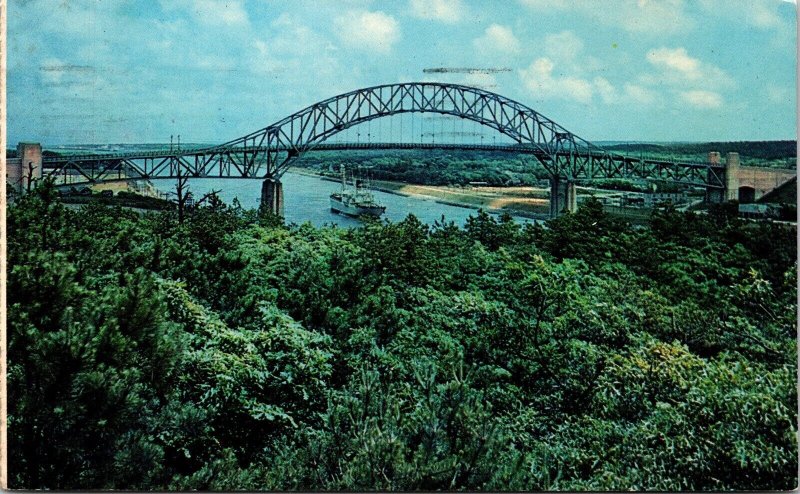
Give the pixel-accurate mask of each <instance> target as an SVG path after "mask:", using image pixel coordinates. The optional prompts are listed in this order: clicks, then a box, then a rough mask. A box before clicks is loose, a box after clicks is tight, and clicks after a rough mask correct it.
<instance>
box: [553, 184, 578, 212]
mask: <svg viewBox="0 0 800 494" xmlns="http://www.w3.org/2000/svg"><path fill="white" fill-rule="evenodd" d="M577 209H578V197H577V193H576V190H575V182H573V181H571V180H568V179H566V178H563V177H550V217H551V218H557V217H558V216H560V215H561V213H563V212H565V211H568V212H570V213H572V212H575V211H577Z"/></svg>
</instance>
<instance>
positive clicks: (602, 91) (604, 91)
mask: <svg viewBox="0 0 800 494" xmlns="http://www.w3.org/2000/svg"><path fill="white" fill-rule="evenodd" d="M592 82H593V83H594V87H595V89H596V90H597V94H599V95H600V98H601V99H602V100H603V103H605V104H607V105H608V104H611V103H614V102H616V101H617V99H618V98H619V96H618V95H617V90H616V88H615V87H614V86H613V85H612V84H611V83H610V82H608V80H606V79H605V78H604V77H595V78H594V80H593V81H592Z"/></svg>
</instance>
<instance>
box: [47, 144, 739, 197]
mask: <svg viewBox="0 0 800 494" xmlns="http://www.w3.org/2000/svg"><path fill="white" fill-rule="evenodd" d="M414 149H422V150H424V149H428V150H434V149H436V150H459V151H485V152H502V153H510V154H522V155H530V156H534V157H536V158H539V159H540V160H544V159H548V158H549V156H548V155H547V154H546V153H545V152H544V151H542V150H541V149H538V148H531V147H530V146H525V145H521V144H471V143H427V142H422V143H420V142H416V143H402V142H371V143H366V142H362V143H356V142H322V143H320V144H317V145H315V146H314V147H312V148H310V149H308V150H307V151H306V152H319V151H344V150H351V151H352V150H414ZM266 151H267V148H266V147H264V146H260V147H257V148H238V147H232V148H230V149H229V150H228V151H227V152H228V153H230V154H231V155H234V156H235V155H239V154H244V153H255V154H261V155H262V156H265V155H266ZM278 151H283V152H288V151H290V148H287V147H284V148H279V149H278ZM216 152H218V151H216V150H215V148H208V147H194V148H182V149H180V150H177V149H172V150H170V149H166V148H165V149H160V150H155V151H152V150H151V151H133V152H126V153H94V154H84V155H66V156H46V157H43V158H42V165H43V169H44V173H45V175H50V176H54V177H57V176H58V175H59V174H62V173H63V174H70V175H80V176H82V177H83V178H84V179H85V180H78V181H71V182H70V183H75V184H78V183H94V182H104V181H117V180H120V177H123V176H124V177H128V178H129V179H131V180H134V179H151V178H175V175H176V173H175V170H174V169H173V168H174V167H171V166H170V165H171V164H173V163H174V162H176V161H177V162H182V163H184V164H185V163H186V161H187V158H190V157H194V158H198V159H199V160H201V161H202V158H204V157H205V156H206V155H207V154H213V153H216ZM569 154H570V153H565V152H557V153H556V155H558V156H562V155H564V156H568V155H569ZM600 156H601V155H596V156H595V157H596V158H598V159H599V157H600ZM136 161H142V162H144V167H140V166H138V165H137V164H136ZM623 163H624V164H625V167H624V168H623V169H621V170H619V173H620V176H624V177H627V178H643V179H650V180H652V179H660V180H666V181H677V182H682V183H685V184H688V185H696V186H704V187H705V186H711V187H720V186H721V185H720V184H719V183H718V182H717V183H711V184H709V176H708V172H709V171H711V172H712V174H713V172H717V173H719V172H722V171H723V170H724V166H723V165H721V164H714V163H711V164H709V163H702V164H700V163H684V162H674V161H667V160H658V159H650V158H640V157H624V158H623ZM234 166H235V165H234ZM239 172H240V173H236V172H235V171H234V172H232V173H231V171H230V168H229V167H222V166H220V167H216V169H214V167H207V168H204V169H203V168H197V167H194V166H190V167H188V168H186V169H185V174H186V175H187V176H191V177H197V178H202V177H215V178H217V177H219V178H264V177H262V176H259V175H247V174H245V173H244V172H243V171H242V170H241V169H239ZM115 175H116V176H115ZM615 176H616V175H610V176H609V177H607V178H614V177H615ZM713 178H714V177H713V175H712V180H713Z"/></svg>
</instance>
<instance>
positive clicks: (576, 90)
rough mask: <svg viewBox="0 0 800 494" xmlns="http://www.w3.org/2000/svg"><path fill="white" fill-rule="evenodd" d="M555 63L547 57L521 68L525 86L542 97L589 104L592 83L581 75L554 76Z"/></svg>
mask: <svg viewBox="0 0 800 494" xmlns="http://www.w3.org/2000/svg"><path fill="white" fill-rule="evenodd" d="M554 68H555V64H554V63H553V61H552V60H550V59H549V58H547V57H542V58H539V59H537V60H536V61H534V62H533V63H532V64H531V65H530V66H529V67H528V68H527V69H523V70H520V77H521V78H522V82H523V84H524V85H525V87H527V88H528V90H530V92H531V93H532V94H533V95H534V96H537V97H540V98H560V99H565V100H570V101H577V102H578V103H583V104H589V103H591V101H592V94H593V93H594V88H593V86H592V84H591V83H590V82H589V81H587V80H585V79H581V78H579V77H572V76H554V75H553V69H554Z"/></svg>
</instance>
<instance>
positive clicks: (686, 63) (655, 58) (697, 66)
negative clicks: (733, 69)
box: [645, 47, 735, 87]
mask: <svg viewBox="0 0 800 494" xmlns="http://www.w3.org/2000/svg"><path fill="white" fill-rule="evenodd" d="M647 61H648V62H650V64H651V65H653V66H654V67H656V68H658V69H660V70H661V72H660V74H659V76H657V77H652V76H649V77H645V80H649V81H650V82H652V83H658V82H662V81H665V82H668V83H670V84H672V85H687V84H690V85H694V84H702V85H704V86H707V87H731V86H734V85H735V83H734V81H733V79H731V78H730V76H728V74H727V73H725V71H723V70H722V69H720V68H719V67H717V66H715V65H712V64H709V63H705V62H702V61H700V60H699V59H697V58H694V57H692V56H690V55H689V53H688V52H687V51H686V48H665V47H662V48H657V49H655V50H651V51H650V52H648V53H647Z"/></svg>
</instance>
